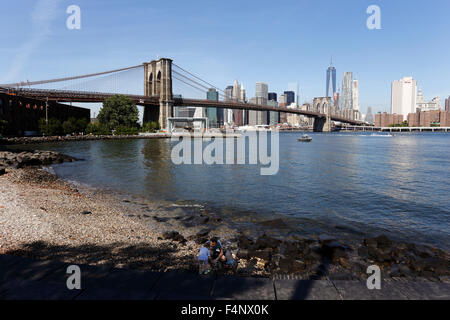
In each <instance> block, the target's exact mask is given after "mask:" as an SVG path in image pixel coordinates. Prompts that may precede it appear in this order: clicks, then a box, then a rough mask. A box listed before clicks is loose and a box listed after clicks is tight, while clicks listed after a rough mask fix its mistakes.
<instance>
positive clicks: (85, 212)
mask: <svg viewBox="0 0 450 320" xmlns="http://www.w3.org/2000/svg"><path fill="white" fill-rule="evenodd" d="M81 214H83V215H87V214H92V212H91V211H87V210H86V211H83V212H82V213H81Z"/></svg>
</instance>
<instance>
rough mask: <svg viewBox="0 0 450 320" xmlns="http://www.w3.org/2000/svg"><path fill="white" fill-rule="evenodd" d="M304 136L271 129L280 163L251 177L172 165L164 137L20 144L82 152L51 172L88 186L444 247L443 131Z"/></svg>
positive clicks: (447, 141) (243, 168)
mask: <svg viewBox="0 0 450 320" xmlns="http://www.w3.org/2000/svg"><path fill="white" fill-rule="evenodd" d="M312 137H313V142H312V143H309V144H301V143H298V142H297V138H298V134H295V133H283V134H280V170H279V172H278V174H277V175H275V176H261V175H260V168H259V166H258V165H210V166H207V165H179V166H177V165H174V164H173V163H172V162H171V160H170V155H171V147H172V145H173V143H172V142H170V141H169V140H117V141H84V142H69V143H58V144H41V145H36V146H30V148H41V149H52V150H56V151H60V152H64V153H66V154H69V155H72V156H75V157H79V158H83V159H85V160H84V161H80V162H75V163H67V164H63V165H57V166H54V169H55V171H56V173H57V174H59V175H60V176H62V177H64V178H67V179H69V180H74V181H78V182H82V183H86V184H89V185H93V186H98V187H102V188H110V189H114V190H117V191H121V192H125V193H128V194H130V193H131V194H135V195H140V196H144V197H146V198H149V199H164V200H169V201H180V200H190V201H194V202H196V203H201V204H205V205H207V206H208V207H211V208H213V209H214V210H218V211H221V210H222V212H223V213H224V214H225V213H226V212H229V213H230V214H239V215H243V216H245V217H250V216H253V217H264V218H274V217H276V216H282V217H289V218H290V221H291V225H292V226H293V227H295V228H296V229H297V230H299V231H301V232H303V233H319V232H327V233H331V232H332V233H343V234H359V235H361V236H363V235H366V234H367V235H376V234H379V233H387V234H388V235H390V236H391V237H394V238H397V239H403V240H408V241H412V240H417V241H423V242H427V243H431V244H435V245H438V246H441V247H444V248H446V247H447V246H448V243H450V242H449V239H450V237H449V233H450V228H449V226H450V225H449V217H450V211H449V210H450V209H449V208H450V198H449V196H448V195H449V191H450V190H449V187H448V172H449V169H450V136H449V135H446V134H437V133H435V134H426V133H424V134H404V135H395V136H393V137H388V136H380V135H370V134H313V135H312ZM244 212H245V213H244ZM249 212H251V213H249ZM245 217H244V218H243V220H245Z"/></svg>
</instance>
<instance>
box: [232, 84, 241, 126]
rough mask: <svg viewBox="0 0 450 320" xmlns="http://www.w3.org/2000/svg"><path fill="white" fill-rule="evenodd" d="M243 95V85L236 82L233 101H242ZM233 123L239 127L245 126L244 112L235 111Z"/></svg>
mask: <svg viewBox="0 0 450 320" xmlns="http://www.w3.org/2000/svg"><path fill="white" fill-rule="evenodd" d="M241 98H242V94H241V84H240V83H239V82H238V81H237V80H234V84H233V101H235V102H238V101H242V99H241ZM232 112H233V123H234V124H235V125H237V126H242V125H244V111H243V110H239V109H233V110H232Z"/></svg>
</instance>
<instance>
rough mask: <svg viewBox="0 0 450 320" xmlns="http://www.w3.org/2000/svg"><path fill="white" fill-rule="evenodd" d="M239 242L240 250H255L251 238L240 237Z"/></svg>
mask: <svg viewBox="0 0 450 320" xmlns="http://www.w3.org/2000/svg"><path fill="white" fill-rule="evenodd" d="M237 241H238V247H239V248H240V249H251V248H253V245H254V243H253V240H252V239H250V238H247V237H246V236H244V235H241V236H239V237H238V239H237Z"/></svg>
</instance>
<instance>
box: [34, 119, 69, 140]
mask: <svg viewBox="0 0 450 320" xmlns="http://www.w3.org/2000/svg"><path fill="white" fill-rule="evenodd" d="M39 131H41V133H43V134H45V135H46V136H58V135H61V134H62V133H63V127H62V125H61V122H60V121H59V120H58V119H53V118H52V119H48V124H47V122H46V121H45V118H41V119H40V120H39Z"/></svg>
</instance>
